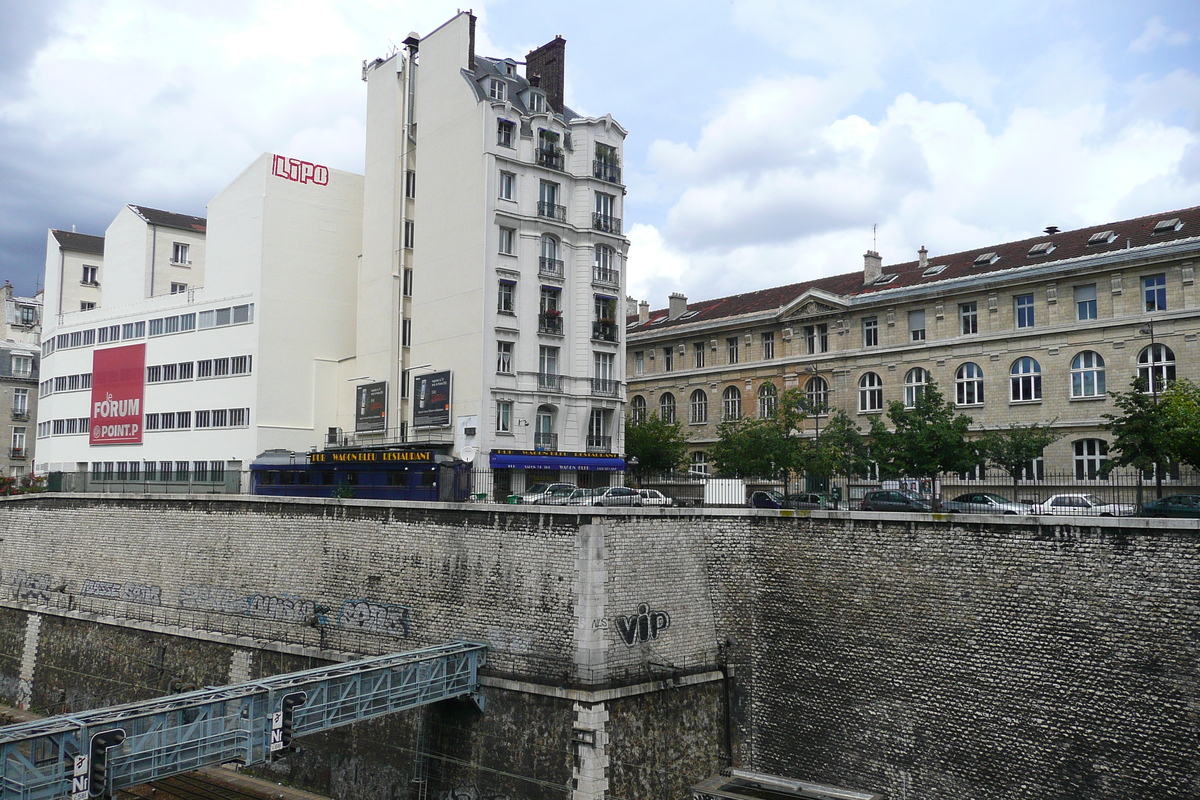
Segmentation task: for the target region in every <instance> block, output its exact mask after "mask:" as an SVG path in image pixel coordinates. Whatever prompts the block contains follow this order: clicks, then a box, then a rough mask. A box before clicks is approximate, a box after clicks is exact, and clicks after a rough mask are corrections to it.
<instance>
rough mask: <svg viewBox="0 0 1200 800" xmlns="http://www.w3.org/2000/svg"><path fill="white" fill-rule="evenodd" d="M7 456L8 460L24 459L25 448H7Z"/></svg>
mask: <svg viewBox="0 0 1200 800" xmlns="http://www.w3.org/2000/svg"><path fill="white" fill-rule="evenodd" d="M8 455H9V457H10V458H25V448H24V447H12V448H9V451H8Z"/></svg>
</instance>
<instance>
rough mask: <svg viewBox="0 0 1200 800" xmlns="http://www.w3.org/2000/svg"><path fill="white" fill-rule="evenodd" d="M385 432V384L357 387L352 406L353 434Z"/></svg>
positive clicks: (382, 382) (383, 382)
mask: <svg viewBox="0 0 1200 800" xmlns="http://www.w3.org/2000/svg"><path fill="white" fill-rule="evenodd" d="M386 430H387V382H386V381H380V382H379V383H368V384H367V385H365V386H359V387H358V397H357V398H356V402H355V404H354V431H355V433H382V432H383V431H386Z"/></svg>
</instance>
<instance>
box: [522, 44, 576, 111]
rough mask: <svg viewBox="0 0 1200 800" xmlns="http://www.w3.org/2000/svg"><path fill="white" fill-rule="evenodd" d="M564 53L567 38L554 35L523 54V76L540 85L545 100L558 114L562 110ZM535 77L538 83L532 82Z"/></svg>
mask: <svg viewBox="0 0 1200 800" xmlns="http://www.w3.org/2000/svg"><path fill="white" fill-rule="evenodd" d="M566 55H567V40H566V39H564V38H562V37H561V36H555V37H554V39H553V40H551V41H549V42H547V43H546V44H544V45H542V46H541V47H539V48H538V49H537V50H532V51H530V53H529V55H527V56H525V77H526V78H528V79H529V82H530V83H531V84H533V85H534V86H538V85H540V86H541V88H542V90H543V91H545V92H546V100H547V102H549V103H550V107H551V108H552V109H554V111H555V112H556V113H558V114H561V113H562V110H563V83H564V81H565V80H566V78H565V75H566V72H565V70H566ZM535 77H537V78H539V79H540V80H539V81H538V83H534V78H535Z"/></svg>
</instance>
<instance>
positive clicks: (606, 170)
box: [592, 160, 621, 183]
mask: <svg viewBox="0 0 1200 800" xmlns="http://www.w3.org/2000/svg"><path fill="white" fill-rule="evenodd" d="M592 176H593V177H595V178H599V179H600V180H602V181H608V182H609V183H620V182H621V167H620V165H618V164H613V163H611V162H609V161H600V160H596V161H593V162H592Z"/></svg>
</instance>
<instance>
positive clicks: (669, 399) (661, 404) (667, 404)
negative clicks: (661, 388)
mask: <svg viewBox="0 0 1200 800" xmlns="http://www.w3.org/2000/svg"><path fill="white" fill-rule="evenodd" d="M658 418H659V419H661V420H662V421H663V422H672V423H673V422H675V395H673V394H671V393H670V392H663V393H662V395H660V396H659V398H658Z"/></svg>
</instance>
